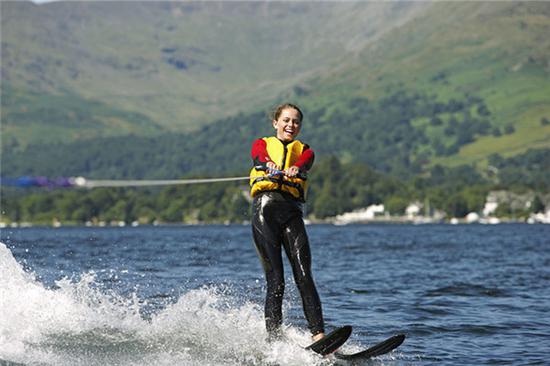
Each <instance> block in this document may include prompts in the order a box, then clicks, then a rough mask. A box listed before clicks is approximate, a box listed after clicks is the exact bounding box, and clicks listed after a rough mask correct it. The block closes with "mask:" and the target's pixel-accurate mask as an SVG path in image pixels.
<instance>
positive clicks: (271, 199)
mask: <svg viewBox="0 0 550 366" xmlns="http://www.w3.org/2000/svg"><path fill="white" fill-rule="evenodd" d="M253 206H254V213H253V218H252V233H253V236H254V242H255V244H256V250H257V251H258V255H259V256H260V260H261V262H262V265H263V268H264V271H265V277H266V280H267V295H266V301H265V321H266V327H267V331H268V333H269V335H270V336H271V337H277V336H278V335H279V334H280V327H281V324H282V303H283V294H284V289H285V282H284V271H283V262H282V255H281V245H282V246H283V248H284V249H285V252H286V254H287V257H288V259H289V261H290V264H291V266H292V271H293V273H294V280H295V281H296V284H297V286H298V289H299V291H300V294H301V296H302V304H303V308H304V313H305V316H306V319H307V321H308V323H309V329H310V331H311V333H312V334H313V335H315V334H318V333H322V332H324V323H323V314H322V311H321V301H320V299H319V295H318V293H317V289H316V288H315V283H314V281H313V277H312V275H311V252H310V249H309V240H308V237H307V233H306V230H305V227H304V221H303V219H302V215H303V213H302V203H300V202H299V201H298V200H297V199H295V198H294V197H292V195H290V194H288V193H285V192H280V191H268V192H260V193H258V194H257V195H256V196H255V197H254V203H253Z"/></svg>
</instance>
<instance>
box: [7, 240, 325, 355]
mask: <svg viewBox="0 0 550 366" xmlns="http://www.w3.org/2000/svg"><path fill="white" fill-rule="evenodd" d="M141 306H144V304H143V302H140V301H139V299H138V298H137V296H135V295H132V296H129V297H124V296H121V295H119V294H117V293H115V292H113V291H110V290H105V289H103V288H102V287H101V286H100V285H99V284H98V283H97V282H96V281H95V275H94V273H85V274H82V275H81V276H80V277H79V278H78V279H72V280H71V279H67V278H65V279H62V280H60V281H57V282H56V286H55V288H46V287H44V286H43V285H42V284H41V283H40V282H39V281H38V280H37V279H36V276H35V275H34V274H33V273H32V272H28V271H25V270H24V269H23V267H22V266H21V265H20V264H19V263H18V262H17V261H16V260H15V258H14V257H13V255H12V253H11V251H10V250H9V249H8V248H7V247H6V246H5V245H4V244H2V243H0V363H2V362H3V361H4V362H15V363H22V364H30V365H53V364H55V365H74V364H81V365H105V364H109V365H173V364H182V365H266V364H268V365H269V364H278V365H304V364H307V365H322V364H327V363H330V361H329V360H328V359H323V358H321V357H318V356H317V355H314V354H312V353H311V352H308V351H305V350H303V349H302V348H301V347H300V346H298V344H307V343H308V342H309V336H308V335H307V334H306V333H305V332H303V331H301V330H299V329H297V328H288V329H286V333H287V335H288V338H289V339H291V341H287V342H276V343H273V344H268V343H267V342H266V341H265V338H266V333H265V330H264V321H263V315H262V310H261V309H260V308H259V306H258V305H257V304H252V303H248V302H246V303H244V304H242V303H241V304H239V302H238V301H236V300H235V299H234V298H232V297H231V296H228V295H226V294H224V293H223V291H220V290H219V289H216V288H212V287H210V288H202V289H198V290H192V291H188V292H186V293H185V294H183V295H181V296H180V297H179V299H178V300H177V301H176V302H175V303H173V304H171V305H169V306H167V307H166V308H164V309H162V310H160V311H159V312H158V313H157V314H154V315H152V317H151V319H148V320H146V319H144V318H143V317H142V316H141V315H140V307H141Z"/></svg>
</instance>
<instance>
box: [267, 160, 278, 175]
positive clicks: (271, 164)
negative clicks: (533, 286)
mask: <svg viewBox="0 0 550 366" xmlns="http://www.w3.org/2000/svg"><path fill="white" fill-rule="evenodd" d="M265 165H266V166H267V172H268V173H274V172H275V171H280V170H281V167H279V166H278V165H277V164H275V163H274V162H272V161H268V162H267V163H266V164H265Z"/></svg>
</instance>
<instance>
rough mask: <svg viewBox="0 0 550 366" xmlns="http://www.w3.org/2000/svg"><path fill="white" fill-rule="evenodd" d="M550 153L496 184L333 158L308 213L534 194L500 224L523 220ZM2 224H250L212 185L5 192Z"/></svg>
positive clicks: (237, 201) (535, 154)
mask: <svg viewBox="0 0 550 366" xmlns="http://www.w3.org/2000/svg"><path fill="white" fill-rule="evenodd" d="M549 153H550V151H549V150H532V151H529V152H527V153H525V154H523V155H521V156H518V157H514V158H511V159H505V158H502V157H500V156H493V157H492V162H493V163H494V164H495V167H496V168H497V169H498V173H497V174H496V175H495V176H490V177H483V176H482V175H480V174H479V173H478V172H477V171H476V170H475V169H474V168H473V167H470V166H461V167H457V168H444V167H441V166H435V167H434V168H432V169H431V170H430V171H429V172H427V173H426V174H425V175H422V176H421V175H418V176H414V177H413V178H411V179H408V180H400V179H397V178H395V177H391V176H388V175H386V174H383V173H380V172H377V171H375V170H374V169H372V168H371V167H369V166H368V165H366V164H358V163H342V162H341V161H340V159H338V158H336V157H334V156H333V157H328V158H325V159H323V160H320V161H318V162H317V163H316V164H315V167H314V169H313V171H312V173H311V175H310V177H309V182H310V189H309V194H308V198H307V201H308V204H307V206H306V207H307V210H306V213H307V215H309V217H314V218H317V219H324V218H327V217H333V216H335V215H338V214H342V213H344V212H350V211H352V210H354V209H359V208H364V207H367V206H369V205H372V204H384V206H385V209H386V211H387V212H389V213H390V214H392V215H402V214H403V213H404V210H405V208H406V207H407V205H409V203H411V202H414V201H419V202H429V206H430V209H431V210H438V211H442V212H444V213H445V215H446V216H447V217H448V218H451V217H464V216H465V215H466V214H468V213H469V212H480V211H481V210H482V208H483V205H484V203H485V199H486V197H487V194H488V193H489V192H490V191H492V190H502V189H507V190H512V191H516V192H535V200H534V202H533V204H532V205H531V207H530V208H528V209H527V208H524V209H521V210H517V209H514V208H513V207H511V206H509V205H503V206H502V207H501V208H500V209H499V210H500V211H499V212H497V213H498V214H499V215H502V216H512V215H513V216H514V217H517V218H522V217H523V218H526V217H528V215H529V213H531V212H539V211H543V210H544V208H545V203H544V202H543V201H542V199H541V198H542V195H543V194H546V193H548V192H550V189H549V188H550V177H549V176H548V175H547V174H544V172H545V171H546V172H547V171H549V169H550V166H549V162H548V159H547V156H548V154H549ZM1 207H2V213H1V216H0V217H1V219H2V221H7V222H33V223H42V224H51V223H52V221H53V220H58V221H60V222H63V223H73V224H83V223H86V222H93V223H98V222H107V223H109V222H120V221H123V222H125V223H131V222H139V223H142V224H148V223H153V222H161V223H163V222H164V223H227V222H236V223H241V222H243V221H246V220H248V219H249V217H250V198H249V197H248V186H247V185H246V183H235V182H232V183H213V184H199V185H186V186H170V187H167V188H162V189H160V188H158V189H148V188H116V189H115V188H96V189H92V190H85V189H50V190H47V189H46V190H44V189H30V190H29V189H22V188H15V187H2V192H1Z"/></svg>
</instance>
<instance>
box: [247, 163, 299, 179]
mask: <svg viewBox="0 0 550 366" xmlns="http://www.w3.org/2000/svg"><path fill="white" fill-rule="evenodd" d="M254 169H256V170H261V171H264V172H268V173H269V174H268V176H269V177H276V176H277V175H284V174H285V172H284V171H282V170H277V169H269V168H268V167H266V166H263V165H256V166H255V167H254ZM296 178H300V179H303V180H306V179H307V174H306V173H302V172H300V173H298V174H296Z"/></svg>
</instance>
